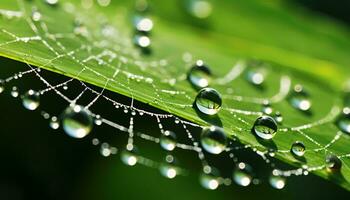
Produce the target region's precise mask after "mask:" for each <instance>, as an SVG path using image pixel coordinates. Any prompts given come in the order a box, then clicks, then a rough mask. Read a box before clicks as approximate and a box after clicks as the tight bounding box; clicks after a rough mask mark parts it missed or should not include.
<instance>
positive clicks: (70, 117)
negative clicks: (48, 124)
mask: <svg viewBox="0 0 350 200" xmlns="http://www.w3.org/2000/svg"><path fill="white" fill-rule="evenodd" d="M92 125H93V120H92V117H91V115H90V113H89V111H88V110H86V109H84V107H83V106H80V105H71V106H69V107H68V108H66V110H65V111H64V112H63V114H62V126H63V130H64V131H65V132H66V133H67V134H68V135H69V136H71V137H74V138H83V137H85V136H86V135H87V134H89V133H90V131H91V129H92Z"/></svg>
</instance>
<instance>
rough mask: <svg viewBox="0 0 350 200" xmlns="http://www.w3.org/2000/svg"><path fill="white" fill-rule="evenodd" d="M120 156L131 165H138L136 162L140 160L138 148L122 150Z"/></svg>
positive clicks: (125, 162)
mask: <svg viewBox="0 0 350 200" xmlns="http://www.w3.org/2000/svg"><path fill="white" fill-rule="evenodd" d="M120 158H121V160H122V161H123V163H124V164H126V165H129V166H134V165H136V163H137V161H138V156H137V153H136V148H135V147H133V148H132V149H131V150H124V151H122V153H121V155H120Z"/></svg>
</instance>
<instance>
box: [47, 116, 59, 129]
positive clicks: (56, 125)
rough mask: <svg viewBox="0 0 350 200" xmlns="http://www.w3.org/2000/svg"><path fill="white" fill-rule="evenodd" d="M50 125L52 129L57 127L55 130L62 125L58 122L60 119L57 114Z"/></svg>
mask: <svg viewBox="0 0 350 200" xmlns="http://www.w3.org/2000/svg"><path fill="white" fill-rule="evenodd" d="M49 125H50V127H51V128H52V129H55V130H56V129H58V128H59V127H60V123H59V122H58V119H57V117H56V116H53V117H51V119H50V124H49Z"/></svg>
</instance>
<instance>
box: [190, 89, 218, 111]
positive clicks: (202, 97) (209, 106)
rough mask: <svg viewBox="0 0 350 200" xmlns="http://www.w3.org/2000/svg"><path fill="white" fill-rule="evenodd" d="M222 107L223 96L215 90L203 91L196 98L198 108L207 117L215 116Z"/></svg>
mask: <svg viewBox="0 0 350 200" xmlns="http://www.w3.org/2000/svg"><path fill="white" fill-rule="evenodd" d="M221 105H222V99H221V95H220V94H219V92H217V91H216V90H215V89H213V88H203V89H201V90H200V91H199V93H198V95H197V97H196V106H197V108H198V110H199V111H200V112H202V113H204V114H207V115H215V114H216V113H218V112H219V110H220V108H221Z"/></svg>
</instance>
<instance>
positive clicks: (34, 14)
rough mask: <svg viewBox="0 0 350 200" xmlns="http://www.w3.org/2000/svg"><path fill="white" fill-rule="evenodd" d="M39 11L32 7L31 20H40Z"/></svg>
mask: <svg viewBox="0 0 350 200" xmlns="http://www.w3.org/2000/svg"><path fill="white" fill-rule="evenodd" d="M41 17H42V15H41V13H40V12H39V11H38V10H37V9H33V11H32V20H33V21H35V22H38V21H40V20H41Z"/></svg>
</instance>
